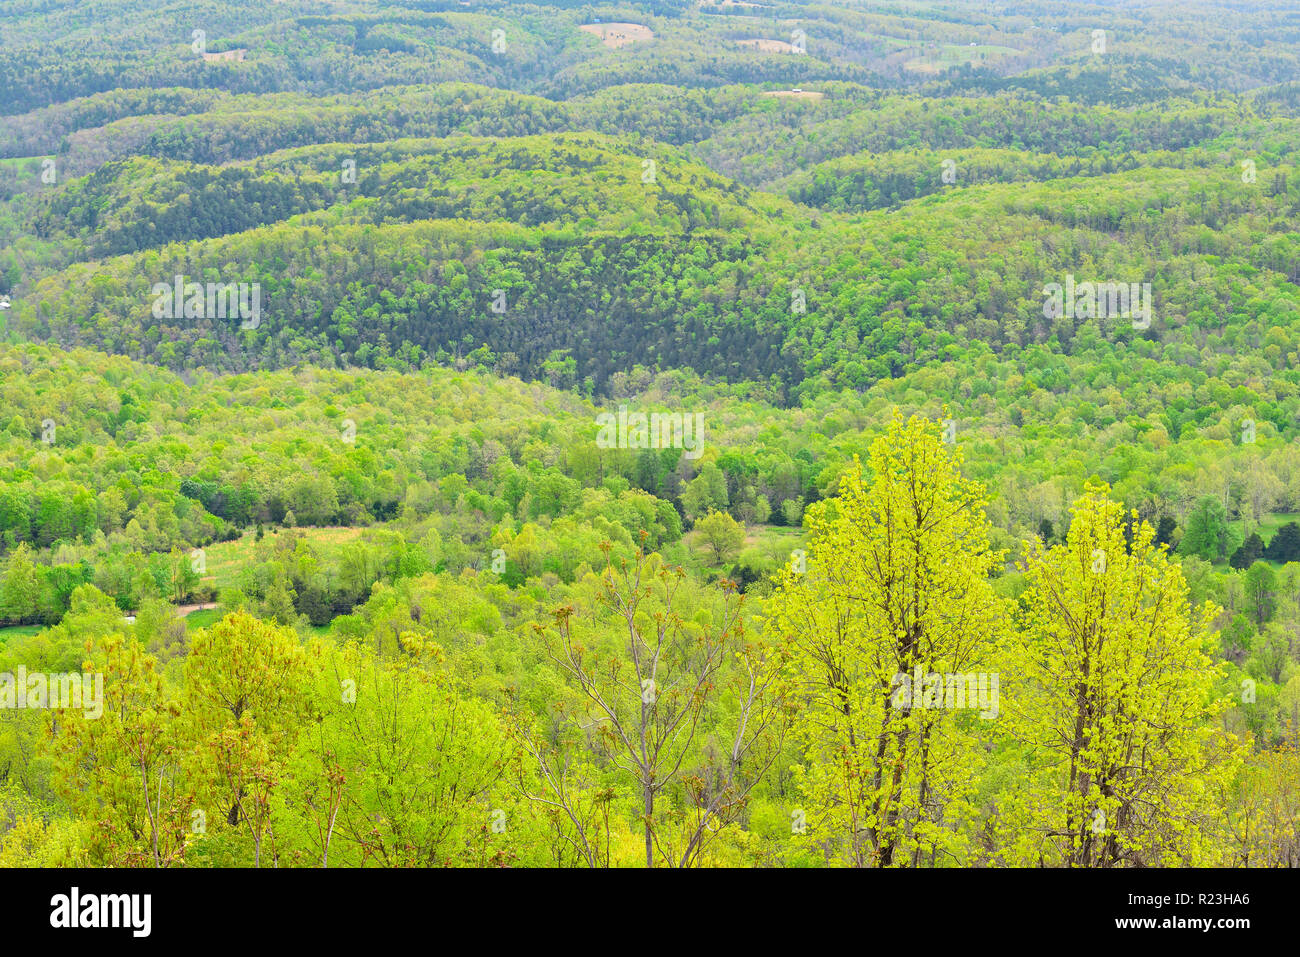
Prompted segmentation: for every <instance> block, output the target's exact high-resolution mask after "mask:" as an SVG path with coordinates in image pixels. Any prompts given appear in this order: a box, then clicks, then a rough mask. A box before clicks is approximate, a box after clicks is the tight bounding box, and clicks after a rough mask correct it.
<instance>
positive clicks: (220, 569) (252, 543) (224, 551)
mask: <svg viewBox="0 0 1300 957" xmlns="http://www.w3.org/2000/svg"><path fill="white" fill-rule="evenodd" d="M295 531H298V532H301V533H303V535H304V536H306V538H307V539H308V540H309V541H311V542H313V543H315V544H318V545H322V546H326V547H329V546H337V545H343V544H346V543H348V542H352V541H356V539H358V538H360V537H361V534H362V533H363V532H364V531H365V529H364V528H348V527H344V526H334V527H328V528H300V529H296V530H295ZM277 534H282V533H279V532H277V531H273V530H271V529H267V532H266V536H265V537H266V538H267V539H270V540H272V541H273V540H274V539H275V537H276V535H277ZM203 552H204V558H205V561H206V562H207V567H208V573H207V574H206V575H204V576H203V581H205V582H210V583H212V584H214V585H216V586H217V591H218V592H220V591H221V590H222V589H223V588H233V587H234V586H235V584H236V583H237V581H238V579H239V571H240V569H241V568H243V567H244V566H245V565H248V564H251V563H252V562H253V561H254V559H255V556H256V552H257V533H256V532H248V533H247V534H245V535H244V537H243V538H238V539H235V540H234V541H229V542H218V543H217V544H215V545H209V546H208V547H207V548H205V549H204V550H203Z"/></svg>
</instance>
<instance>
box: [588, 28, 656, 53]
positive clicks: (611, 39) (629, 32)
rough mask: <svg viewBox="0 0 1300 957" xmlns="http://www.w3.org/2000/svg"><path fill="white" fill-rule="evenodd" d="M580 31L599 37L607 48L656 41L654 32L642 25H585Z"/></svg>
mask: <svg viewBox="0 0 1300 957" xmlns="http://www.w3.org/2000/svg"><path fill="white" fill-rule="evenodd" d="M578 29H579V30H581V31H583V32H584V33H590V34H591V35H592V36H594V37H599V38H600V41H601V42H602V43H604V44H605V46H607V47H622V46H627V45H628V44H629V43H637V42H639V41H642V40H653V39H654V31H652V30H651V29H650V28H649V27H647V26H643V25H642V24H640V23H584V24H582V25H581V26H580V27H578Z"/></svg>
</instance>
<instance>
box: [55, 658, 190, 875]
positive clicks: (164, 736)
mask: <svg viewBox="0 0 1300 957" xmlns="http://www.w3.org/2000/svg"><path fill="white" fill-rule="evenodd" d="M87 650H88V652H89V654H90V656H89V658H88V660H87V661H86V662H85V664H84V665H83V666H82V669H83V673H84V674H86V675H90V676H92V677H93V676H94V675H100V676H102V677H101V680H102V682H103V684H102V689H103V701H102V706H103V712H102V714H98V715H97V714H95V711H97V710H98V708H95V709H91V710H87V709H81V710H78V709H75V708H73V709H68V710H63V711H59V712H57V719H56V720H52V721H51V723H50V739H51V740H50V743H51V752H52V754H53V755H54V759H55V763H56V766H57V770H56V774H55V780H56V784H57V787H58V789H59V791H60V792H61V794H62V796H63V798H64V799H65V800H66V801H67V802H68V806H69V807H70V808H71V809H72V811H73V813H74V814H76V815H77V816H78V818H79V819H80V820H82V821H89V822H93V825H94V826H93V838H92V839H91V846H90V852H91V854H92V857H93V860H94V863H97V864H103V865H107V866H110V867H140V866H152V867H167V866H169V865H171V864H174V863H177V862H179V861H180V860H181V858H183V857H184V855H185V851H186V847H187V832H188V830H189V825H190V810H191V807H192V804H193V794H192V792H191V789H190V787H189V785H188V783H187V782H186V780H185V776H184V774H183V773H182V767H181V764H182V757H183V752H184V743H183V742H182V740H181V739H180V738H179V737H178V734H177V726H178V722H177V720H176V718H177V715H178V714H179V713H180V709H179V707H178V704H177V702H176V701H175V700H174V699H173V697H172V696H171V695H170V694H169V693H168V691H167V689H166V687H165V684H164V682H163V679H162V676H161V675H160V674H159V673H158V670H157V667H156V665H157V663H156V662H155V660H154V659H153V658H152V657H151V656H150V655H148V654H146V653H145V651H144V649H143V648H141V647H140V644H139V642H137V641H135V640H134V639H131V638H124V637H123V636H122V635H109V636H107V637H104V638H101V639H97V640H96V641H93V642H87Z"/></svg>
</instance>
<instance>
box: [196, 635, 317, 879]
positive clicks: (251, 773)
mask: <svg viewBox="0 0 1300 957" xmlns="http://www.w3.org/2000/svg"><path fill="white" fill-rule="evenodd" d="M310 660H311V659H309V656H308V655H307V653H306V650H305V649H304V648H303V646H302V644H301V643H300V642H299V641H298V636H297V634H296V633H295V632H294V631H293V629H292V628H284V627H281V626H279V625H276V624H275V623H274V622H264V621H260V620H258V619H256V618H254V617H252V616H251V615H248V614H245V613H243V612H239V613H236V614H233V615H228V616H226V617H225V618H223V619H222V620H221V621H219V622H217V623H216V624H215V625H213V626H212V627H210V628H205V629H202V630H200V631H198V632H196V633H195V635H194V637H193V639H192V640H191V643H190V649H189V654H188V656H187V658H186V661H185V698H184V701H185V718H186V722H185V723H186V736H187V738H188V739H189V740H190V741H191V742H192V748H191V750H190V752H189V763H190V765H191V768H192V772H193V776H194V780H195V783H196V786H197V788H198V791H199V794H200V796H201V798H202V800H203V804H204V806H201V807H200V810H204V811H205V815H206V813H207V809H208V808H212V809H215V810H219V811H220V816H221V817H223V818H224V819H225V821H226V824H227V825H228V826H229V827H231V828H242V829H246V830H247V832H248V836H249V839H250V840H251V841H252V844H253V862H254V863H255V864H260V863H261V851H262V842H263V838H264V835H265V833H266V829H267V828H268V827H269V826H270V824H271V817H270V807H271V794H270V792H271V791H272V790H273V788H274V784H275V782H276V781H277V780H278V778H279V776H280V768H281V766H282V764H283V761H284V759H285V757H286V756H287V754H288V752H289V750H290V749H291V748H292V747H293V744H294V741H295V740H296V736H297V734H298V732H299V730H300V728H301V727H302V725H303V722H304V721H305V719H306V718H307V717H308V712H309V710H310V708H309V706H310V704H311V698H310V695H309V694H308V691H309V689H310V688H311V685H312V677H311V674H312V668H311V666H310V663H309V662H310ZM210 823H211V824H213V825H215V824H217V823H218V822H217V821H215V820H214V821H210ZM205 829H206V825H205ZM214 836H215V835H214Z"/></svg>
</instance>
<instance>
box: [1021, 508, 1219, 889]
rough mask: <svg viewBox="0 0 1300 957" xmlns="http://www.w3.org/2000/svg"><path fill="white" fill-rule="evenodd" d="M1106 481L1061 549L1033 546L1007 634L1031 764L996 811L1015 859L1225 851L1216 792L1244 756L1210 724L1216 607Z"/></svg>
mask: <svg viewBox="0 0 1300 957" xmlns="http://www.w3.org/2000/svg"><path fill="white" fill-rule="evenodd" d="M1108 493H1109V489H1108V487H1107V486H1105V485H1104V484H1101V485H1089V486H1088V487H1087V489H1086V493H1085V495H1084V496H1083V497H1082V498H1080V499H1079V500H1078V502H1077V503H1076V504H1075V506H1074V509H1073V519H1072V521H1071V523H1070V529H1069V533H1068V535H1067V537H1066V541H1065V543H1064V544H1061V545H1055V546H1052V547H1050V548H1045V547H1043V546H1042V545H1041V544H1040V543H1037V542H1031V543H1028V544H1027V557H1026V559H1025V562H1024V572H1025V576H1026V581H1027V590H1026V592H1025V594H1024V595H1023V596H1022V599H1021V609H1022V610H1021V613H1020V616H1019V621H1018V623H1017V627H1016V628H1014V629H1012V630H1011V631H1010V636H1011V637H1010V640H1009V643H1008V654H1007V656H1006V659H1005V665H1004V672H1005V674H1006V675H1007V684H1006V686H1005V691H1006V694H1005V701H1006V706H1005V708H1004V712H1005V714H1006V720H1007V726H1008V729H1009V731H1010V733H1011V734H1012V735H1013V736H1014V737H1015V738H1016V739H1017V740H1018V741H1019V742H1021V744H1022V746H1023V748H1024V763H1023V774H1022V777H1021V780H1020V781H1019V782H1018V784H1017V787H1016V789H1015V791H1014V793H1012V794H1010V795H1008V796H1007V797H1006V798H1004V799H1003V802H1002V806H1001V807H1000V808H999V809H998V813H997V817H998V826H999V827H1000V828H1002V829H1003V833H1004V845H1003V848H1002V852H1001V854H1002V856H1003V858H1004V859H1005V860H1007V861H1008V862H1010V863H1016V864H1043V865H1048V866H1077V867H1115V866H1159V865H1173V864H1196V863H1200V862H1203V861H1206V860H1213V859H1214V858H1215V857H1216V855H1218V854H1219V853H1220V852H1221V843H1220V841H1221V839H1220V837H1219V836H1218V828H1219V826H1220V824H1221V821H1220V815H1219V813H1218V812H1217V811H1216V809H1215V802H1214V795H1215V794H1216V793H1217V792H1218V791H1219V790H1220V789H1221V788H1222V787H1223V786H1224V785H1225V782H1226V781H1227V780H1229V779H1230V778H1231V776H1232V774H1233V773H1234V770H1235V768H1236V766H1237V753H1236V742H1235V739H1233V738H1232V736H1231V735H1225V734H1224V733H1223V732H1222V731H1221V730H1218V729H1216V728H1215V727H1214V719H1215V717H1216V716H1217V715H1218V714H1219V713H1221V712H1222V710H1223V709H1224V708H1225V707H1226V705H1227V702H1226V701H1219V700H1216V699H1215V696H1214V692H1213V686H1214V683H1215V680H1216V667H1215V665H1214V664H1213V663H1212V661H1211V659H1210V653H1211V652H1212V651H1213V649H1214V648H1215V646H1216V643H1217V634H1216V633H1215V631H1214V629H1213V621H1214V619H1215V616H1216V612H1217V609H1216V608H1214V607H1213V606H1212V605H1210V604H1209V603H1208V602H1207V603H1206V604H1205V605H1204V606H1203V607H1202V608H1200V609H1199V610H1195V611H1194V610H1193V609H1192V608H1191V606H1190V602H1189V598H1188V589H1187V584H1186V582H1185V581H1184V579H1183V575H1182V571H1181V569H1180V568H1179V566H1178V565H1177V564H1176V563H1175V562H1173V561H1171V560H1170V558H1169V557H1168V555H1167V554H1166V552H1165V549H1164V548H1163V546H1159V545H1157V544H1156V543H1155V532H1154V530H1153V529H1152V528H1151V526H1150V525H1148V524H1147V523H1145V522H1138V521H1137V515H1136V513H1134V514H1133V515H1132V517H1131V522H1130V523H1128V527H1127V528H1126V522H1125V515H1124V509H1123V507H1122V506H1121V505H1119V504H1118V503H1116V502H1114V501H1112V500H1111V499H1110V497H1109V494H1108Z"/></svg>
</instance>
